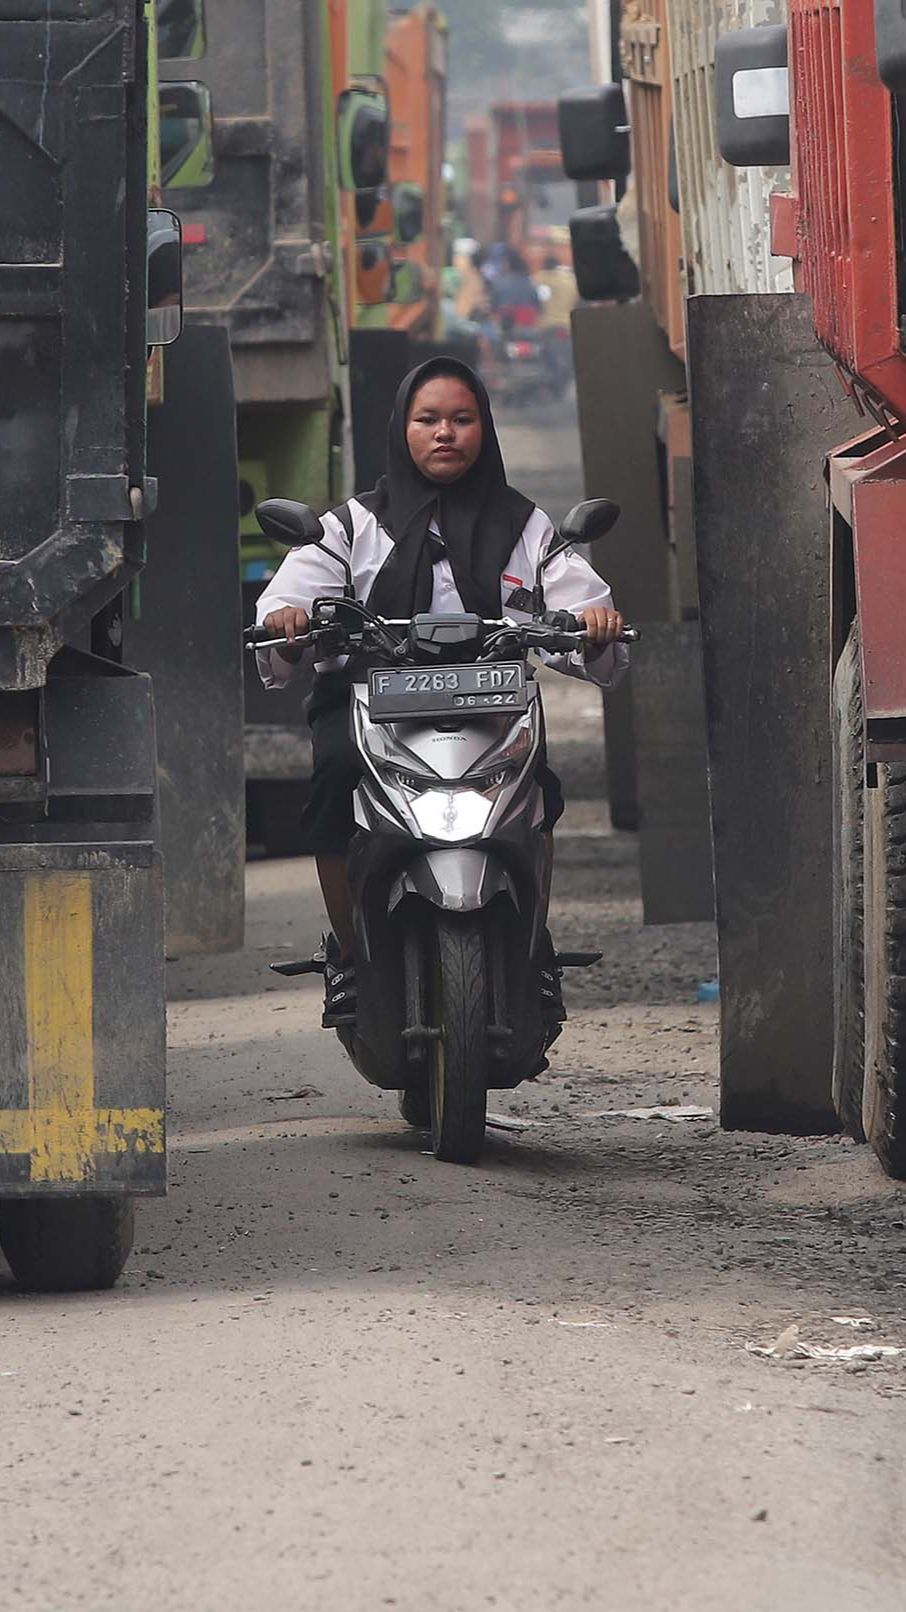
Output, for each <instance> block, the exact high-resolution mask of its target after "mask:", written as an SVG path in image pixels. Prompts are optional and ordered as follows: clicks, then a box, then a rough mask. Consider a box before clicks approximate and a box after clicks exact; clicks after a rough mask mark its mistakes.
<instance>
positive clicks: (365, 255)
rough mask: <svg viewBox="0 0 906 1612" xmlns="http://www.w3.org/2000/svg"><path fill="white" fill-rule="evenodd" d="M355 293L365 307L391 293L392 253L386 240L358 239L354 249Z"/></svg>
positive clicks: (371, 306) (382, 299) (374, 303)
mask: <svg viewBox="0 0 906 1612" xmlns="http://www.w3.org/2000/svg"><path fill="white" fill-rule="evenodd" d="M356 294H357V296H358V299H359V302H361V303H362V304H363V306H364V307H367V308H375V307H377V306H379V304H380V303H382V302H389V301H390V299H391V297H392V295H393V254H392V253H391V250H390V247H389V245H388V243H387V242H386V241H381V240H370V241H369V240H364V241H360V242H359V244H358V247H357V249H356Z"/></svg>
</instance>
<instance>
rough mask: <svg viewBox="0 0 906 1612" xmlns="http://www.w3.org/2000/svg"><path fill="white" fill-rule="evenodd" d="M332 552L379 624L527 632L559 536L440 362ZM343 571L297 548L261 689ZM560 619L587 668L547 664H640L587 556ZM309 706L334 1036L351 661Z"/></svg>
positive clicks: (423, 377)
mask: <svg viewBox="0 0 906 1612" xmlns="http://www.w3.org/2000/svg"><path fill="white" fill-rule="evenodd" d="M322 524H323V528H324V541H325V544H326V545H327V547H328V548H331V549H333V550H334V552H335V553H336V554H337V555H338V556H339V555H343V556H345V558H346V559H347V560H348V562H349V564H350V565H351V567H352V573H353V579H354V582H355V590H356V597H357V598H359V599H361V600H362V601H363V602H364V603H366V604H367V605H368V606H369V608H370V609H371V610H372V611H374V612H375V613H376V614H378V615H380V616H386V617H390V618H397V617H402V616H407V617H408V616H411V615H413V614H414V613H415V612H416V611H430V612H431V613H432V614H449V613H456V612H460V611H463V610H466V611H474V612H476V613H477V614H479V615H481V616H484V617H491V618H496V617H500V616H502V615H507V616H511V617H512V618H513V619H515V620H517V621H518V620H526V619H528V618H529V617H530V616H531V613H532V596H531V588H532V581H533V578H534V576H535V570H536V567H537V564H538V561H539V558H540V557H541V556H542V555H543V554H544V553H545V552H546V551H547V549H548V548H549V546H550V544H551V541H552V539H553V538H554V536H555V532H554V527H553V525H552V523H551V521H550V520H549V519H548V517H547V515H545V514H544V512H543V511H542V510H540V509H538V508H537V506H536V505H535V504H533V503H532V502H531V500H530V499H528V498H525V497H524V496H523V495H522V494H521V493H519V492H517V491H516V489H515V488H513V487H510V486H508V484H507V480H506V473H505V470H504V465H503V457H502V455H501V451H500V444H499V442H498V440H497V433H496V430H495V427H494V422H493V418H492V415H491V406H490V402H489V399H488V394H487V391H486V389H485V387H484V386H483V384H482V382H481V381H480V380H479V379H478V376H477V375H475V373H474V372H473V371H472V370H471V369H470V368H469V367H468V365H466V364H463V363H461V362H459V360H457V359H453V358H443V357H441V358H434V359H430V360H429V361H428V362H427V363H425V364H421V365H419V366H418V368H416V369H414V370H412V372H411V373H410V374H409V375H407V376H406V378H405V379H404V380H403V382H402V384H401V386H400V388H399V391H398V393H397V397H396V403H395V405H394V410H393V414H392V416H391V419H390V425H389V430H388V446H387V473H386V475H384V476H382V477H381V478H380V480H379V481H378V483H377V486H376V487H375V488H374V490H373V491H372V492H369V493H364V494H360V495H358V496H356V497H355V498H351V499H350V500H349V502H348V503H347V504H345V505H343V506H341V508H340V509H339V510H335V511H333V512H332V513H330V514H328V515H325V516H324V517H323V523H322ZM343 582H344V575H343V567H342V565H341V564H340V562H339V560H337V561H336V562H333V561H332V560H331V558H330V556H329V555H328V554H325V553H324V552H323V550H322V549H319V548H315V547H305V548H299V549H291V550H290V551H289V553H288V554H287V555H286V558H285V559H284V560H283V562H282V564H281V565H280V567H279V569H278V570H277V572H276V574H275V575H274V577H273V578H272V580H271V581H270V582H269V583H268V585H267V587H266V588H265V590H264V592H263V593H262V595H261V597H260V599H259V601H258V609H257V621H258V624H259V626H260V625H263V626H264V627H266V628H267V629H268V631H269V632H271V633H273V635H274V636H275V637H284V636H285V637H286V638H287V639H288V640H289V644H288V645H287V646H285V647H281V648H279V649H268V648H266V647H264V648H262V649H260V650H259V651H258V665H259V671H260V673H261V676H262V679H263V681H264V683H265V685H266V686H267V687H269V688H273V687H283V686H284V685H285V684H286V683H287V682H288V681H289V680H290V679H291V677H292V676H293V675H294V673H295V671H296V670H297V666H298V662H299V661H300V660H301V658H302V655H303V653H304V649H303V647H302V646H300V645H297V644H296V643H295V640H296V639H298V638H301V637H303V636H304V635H305V634H306V632H307V631H308V626H309V618H310V613H311V607H312V601H313V600H314V599H315V598H316V597H319V596H324V595H333V596H337V597H339V596H340V595H341V593H342V588H343ZM544 590H545V597H546V602H547V604H548V606H549V607H550V608H551V609H555V610H569V611H571V612H573V613H574V614H575V615H577V616H578V617H580V619H581V620H582V621H583V622H584V627H585V632H586V635H587V642H586V648H585V652H584V655H578V654H573V655H556V656H550V657H546V658H547V659H548V660H549V662H550V664H551V665H553V666H555V667H556V668H557V669H558V670H560V671H563V672H566V673H568V674H570V675H572V676H574V677H583V678H584V677H587V678H590V679H591V680H592V681H594V682H595V683H597V684H599V686H600V687H602V688H605V689H607V688H613V687H614V686H615V684H616V683H617V681H618V679H619V678H620V677H621V676H622V674H623V672H624V670H625V668H626V666H627V665H628V660H629V657H628V652H627V650H626V648H625V646H624V645H623V644H620V643H618V642H617V639H618V638H619V635H620V633H621V631H622V629H623V618H622V616H621V615H620V614H619V612H618V611H616V610H615V609H614V607H613V598H612V595H611V592H610V589H609V587H608V586H607V583H606V582H603V581H602V580H601V578H600V577H599V576H598V575H597V573H596V572H595V571H593V570H592V568H591V566H590V565H589V564H588V562H587V561H586V560H584V559H583V558H582V557H581V556H580V555H578V554H575V553H572V552H571V551H570V552H567V553H565V554H562V555H560V556H559V557H558V558H557V559H555V560H554V561H553V562H552V563H551V565H550V567H549V568H548V570H547V571H546V573H545V581H544ZM316 673H317V676H316V679H315V686H314V692H313V695H312V699H311V705H310V708H309V722H310V724H311V729H312V751H313V757H314V769H313V774H312V780H311V790H310V794H309V798H308V803H307V805H306V807H305V811H304V814H303V818H302V845H301V847H300V848H301V849H304V850H306V851H308V852H309V853H313V854H314V856H315V857H316V858H317V867H318V877H319V880H320V884H321V889H322V892H323V896H324V901H325V905H326V907H327V912H328V915H329V918H330V922H331V925H332V928H333V933H334V935H335V937H336V940H337V943H338V955H337V956H336V958H335V959H334V960H333V962H332V963H331V966H329V967H328V969H327V970H326V973H325V987H326V1006H325V1013H324V1021H323V1022H324V1025H325V1028H333V1027H336V1025H337V1024H342V1023H348V1022H350V1019H351V1018H354V1014H355V980H354V972H353V968H352V955H353V928H352V916H351V902H350V895H349V885H348V880H347V875H346V852H347V848H348V846H349V841H350V840H351V838H352V835H353V833H354V829H355V824H354V819H353V806H352V796H353V791H354V789H355V786H356V784H357V782H358V779H359V777H360V775H361V766H360V762H359V758H358V755H357V752H356V750H355V747H354V745H353V743H352V740H351V737H350V733H349V697H350V684H351V672H350V668H349V667H348V666H347V665H345V664H344V663H343V662H342V661H335V662H321V663H320V664H319V665H317V666H316ZM539 782H540V783H541V785H542V787H543V791H544V799H545V823H544V827H545V829H546V830H548V831H550V830H552V829H553V827H554V824H555V823H556V821H557V819H558V817H559V816H560V815H561V813H562V811H563V798H562V794H561V792H560V786H559V782H558V780H557V778H556V777H555V775H554V774H553V773H552V772H551V770H550V768H548V766H547V763H546V760H544V759H542V761H541V763H540V766H539Z"/></svg>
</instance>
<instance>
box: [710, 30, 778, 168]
mask: <svg viewBox="0 0 906 1612" xmlns="http://www.w3.org/2000/svg"><path fill="white" fill-rule="evenodd" d="M714 86H715V92H716V99H717V143H718V145H719V147H720V154H721V156H722V157H723V159H724V161H725V162H729V163H730V164H731V166H732V167H734V168H759V167H770V168H783V167H785V166H786V164H787V163H788V162H789V160H790V89H789V71H788V68H787V35H786V25H785V24H784V23H770V24H768V25H766V26H765V27H762V28H734V29H732V30H731V31H730V32H729V33H727V34H722V35H721V37H720V38H719V39H718V41H717V45H716V47H715V51H714Z"/></svg>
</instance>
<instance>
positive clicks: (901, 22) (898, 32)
mask: <svg viewBox="0 0 906 1612" xmlns="http://www.w3.org/2000/svg"><path fill="white" fill-rule="evenodd" d="M875 50H876V51H877V56H878V75H879V77H880V80H881V83H882V84H883V85H884V87H885V89H888V90H890V92H891V94H892V95H906V13H904V11H903V7H902V4H901V0H875Z"/></svg>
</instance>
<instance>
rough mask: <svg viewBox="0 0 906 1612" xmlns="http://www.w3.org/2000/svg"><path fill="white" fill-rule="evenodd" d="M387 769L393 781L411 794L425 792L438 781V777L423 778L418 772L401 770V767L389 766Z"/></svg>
mask: <svg viewBox="0 0 906 1612" xmlns="http://www.w3.org/2000/svg"><path fill="white" fill-rule="evenodd" d="M386 770H387V772H388V774H389V776H390V777H391V778H392V779H393V782H394V783H395V784H397V785H398V786H399V788H400V789H405V791H406V793H407V794H409V795H421V794H424V791H425V790H426V789H430V788H431V785H432V784H436V783H437V779H436V778H421V777H419V775H418V773H417V772H401V771H400V769H399V767H388V768H387V769H386Z"/></svg>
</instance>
